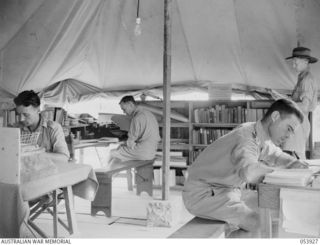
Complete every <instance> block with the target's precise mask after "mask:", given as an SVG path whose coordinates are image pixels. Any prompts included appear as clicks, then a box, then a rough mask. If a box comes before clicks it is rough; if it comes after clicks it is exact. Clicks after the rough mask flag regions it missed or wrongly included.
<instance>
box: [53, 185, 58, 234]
mask: <svg viewBox="0 0 320 245" xmlns="http://www.w3.org/2000/svg"><path fill="white" fill-rule="evenodd" d="M52 194H53V214H52V216H53V237H54V238H57V237H58V214H57V202H58V198H57V191H56V190H54V191H53V193H52Z"/></svg>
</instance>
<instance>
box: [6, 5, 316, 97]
mask: <svg viewBox="0 0 320 245" xmlns="http://www.w3.org/2000/svg"><path fill="white" fill-rule="evenodd" d="M136 13H137V1H133V0H68V1H65V0H54V1H52V0H2V1H0V20H1V21H0V59H1V63H0V65H1V69H0V83H1V87H2V88H3V89H5V90H6V91H8V92H9V93H11V94H17V93H19V92H21V91H23V90H26V89H34V90H37V91H41V90H43V89H44V88H47V87H49V86H52V84H54V83H56V82H59V81H63V80H68V81H74V80H77V81H80V82H82V83H80V84H79V87H81V88H84V87H85V88H90V89H91V90H90V89H89V91H94V90H95V89H98V90H100V91H103V92H106V91H107V92H114V91H128V90H137V89H146V88H150V87H156V86H161V84H162V62H163V61H162V58H163V53H162V52H163V1H159V0H140V9H139V15H140V18H141V20H142V23H141V35H136V34H135V27H136ZM297 42H300V44H301V45H304V46H307V47H309V48H311V50H312V55H313V56H315V57H318V58H320V3H319V2H318V1H317V0H241V1H234V0H197V1H194V0H174V1H173V11H172V83H173V84H177V83H178V84H181V83H186V82H196V83H198V82H209V83H210V82H219V83H232V84H242V85H245V86H257V87H262V88H263V87H270V88H275V89H292V88H293V86H294V84H295V82H296V78H295V74H294V73H293V71H292V69H291V68H290V66H289V65H288V64H287V62H286V61H285V59H284V58H285V57H287V56H289V55H290V54H291V51H292V48H293V47H295V46H296V45H297ZM319 63H320V62H319ZM319 63H316V64H314V65H312V70H313V71H314V74H315V75H316V77H320V69H319V68H320V65H319ZM74 84H77V83H73V85H72V86H74ZM84 84H85V85H84ZM83 86H84V87H83ZM53 87H54V86H53ZM92 89H93V90H92ZM74 91H76V92H77V93H78V92H80V91H82V89H76V90H74ZM66 98H67V97H60V99H61V100H66Z"/></svg>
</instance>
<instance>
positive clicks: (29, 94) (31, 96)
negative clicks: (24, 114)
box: [13, 90, 40, 107]
mask: <svg viewBox="0 0 320 245" xmlns="http://www.w3.org/2000/svg"><path fill="white" fill-rule="evenodd" d="M13 101H14V103H15V104H16V106H20V105H23V106H29V105H32V106H33V107H38V106H40V98H39V96H38V94H36V93H35V92H34V91H33V90H26V91H23V92H21V93H20V94H18V96H17V97H15V98H14V99H13Z"/></svg>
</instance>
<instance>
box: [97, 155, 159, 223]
mask: <svg viewBox="0 0 320 245" xmlns="http://www.w3.org/2000/svg"><path fill="white" fill-rule="evenodd" d="M153 163H154V160H132V161H125V162H118V163H112V164H110V165H108V166H107V167H106V168H100V169H95V173H96V176H97V179H98V182H99V188H98V191H97V194H96V196H95V199H94V200H93V201H92V202H91V215H92V216H95V215H96V214H97V212H99V211H102V212H104V213H105V215H106V216H107V217H111V205H112V176H113V175H114V174H116V173H119V172H121V171H124V170H129V169H132V168H135V169H136V171H135V180H136V185H137V195H140V193H141V192H143V191H145V192H147V193H148V194H149V195H150V196H152V180H153Z"/></svg>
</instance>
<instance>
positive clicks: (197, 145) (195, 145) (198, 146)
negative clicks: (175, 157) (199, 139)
mask: <svg viewBox="0 0 320 245" xmlns="http://www.w3.org/2000/svg"><path fill="white" fill-rule="evenodd" d="M207 146H208V145H204V144H192V147H194V148H206V147H207Z"/></svg>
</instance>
